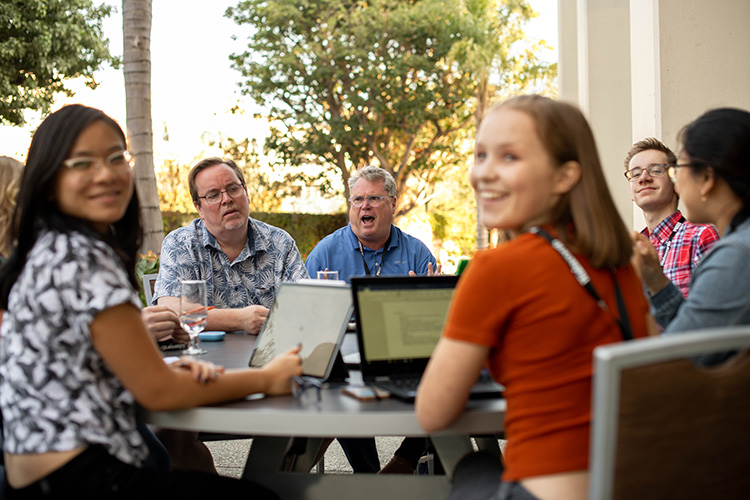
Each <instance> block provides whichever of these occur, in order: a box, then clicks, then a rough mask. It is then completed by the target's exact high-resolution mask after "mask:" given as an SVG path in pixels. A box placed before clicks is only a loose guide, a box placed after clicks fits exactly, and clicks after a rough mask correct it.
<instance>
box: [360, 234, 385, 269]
mask: <svg viewBox="0 0 750 500" xmlns="http://www.w3.org/2000/svg"><path fill="white" fill-rule="evenodd" d="M357 243H359V254H360V255H361V256H362V264H363V265H364V266H365V274H366V275H367V276H370V268H369V267H368V266H367V262H365V250H364V249H363V248H362V242H361V241H359V239H357ZM390 243H391V236H390V235H388V239H387V240H386V242H385V246H384V247H383V256H382V257H381V259H380V265H379V266H378V269H377V271H375V276H380V271H382V270H383V264H385V252H387V251H388V245H389V244H390Z"/></svg>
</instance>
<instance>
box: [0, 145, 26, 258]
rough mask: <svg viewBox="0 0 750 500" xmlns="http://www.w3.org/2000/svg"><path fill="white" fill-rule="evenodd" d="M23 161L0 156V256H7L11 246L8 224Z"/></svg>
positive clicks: (9, 224) (10, 219)
mask: <svg viewBox="0 0 750 500" xmlns="http://www.w3.org/2000/svg"><path fill="white" fill-rule="evenodd" d="M22 169H23V163H21V162H20V161H18V160H16V159H15V158H11V157H9V156H0V256H2V257H7V256H8V254H10V251H11V249H12V248H13V242H12V241H11V236H10V226H11V222H12V220H13V210H14V209H15V207H16V195H18V186H19V184H20V181H21V170H22Z"/></svg>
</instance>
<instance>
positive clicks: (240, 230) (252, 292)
mask: <svg viewBox="0 0 750 500" xmlns="http://www.w3.org/2000/svg"><path fill="white" fill-rule="evenodd" d="M188 184H189V188H190V196H191V197H192V198H193V203H194V204H195V208H196V210H198V215H200V219H196V220H194V221H193V222H192V223H190V225H188V226H186V227H182V228H179V229H176V230H174V231H172V232H171V233H169V234H168V235H167V236H166V238H164V242H163V243H162V247H161V257H160V264H159V277H158V278H157V280H156V284H155V286H154V295H153V302H154V303H156V304H159V305H166V306H168V307H170V308H171V309H174V310H175V311H179V307H180V281H181V280H206V292H207V295H208V305H209V306H214V307H215V309H212V310H210V311H209V312H208V324H207V325H206V330H226V331H232V330H244V331H246V332H249V333H253V334H256V333H258V331H259V330H260V328H261V326H262V325H263V322H264V321H265V320H266V317H267V316H268V310H269V308H270V307H271V305H272V304H273V300H274V297H275V295H276V289H277V287H278V286H279V285H280V283H281V282H282V281H297V280H299V279H301V278H307V277H308V275H307V270H306V269H305V265H304V264H303V262H302V258H301V256H300V253H299V250H298V249H297V245H296V244H295V242H294V240H293V239H292V237H291V236H290V235H289V233H287V232H286V231H284V230H282V229H279V228H276V227H273V226H270V225H268V224H266V223H264V222H260V221H257V220H254V219H252V218H250V216H249V213H250V208H249V200H248V194H247V187H246V185H245V179H244V176H243V175H242V171H241V170H240V169H239V167H238V166H237V164H236V163H234V162H233V161H232V160H228V159H227V160H225V159H222V158H206V159H204V160H201V161H200V162H198V163H197V164H196V165H195V166H194V167H193V168H192V170H191V171H190V174H189V176H188Z"/></svg>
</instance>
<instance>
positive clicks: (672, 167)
mask: <svg viewBox="0 0 750 500" xmlns="http://www.w3.org/2000/svg"><path fill="white" fill-rule="evenodd" d="M692 166H693V165H692V164H690V163H682V164H679V163H673V164H672V165H667V171H668V172H669V178H670V179H671V180H672V182H674V180H675V178H676V177H677V169H678V168H682V167H692Z"/></svg>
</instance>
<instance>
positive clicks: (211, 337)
mask: <svg viewBox="0 0 750 500" xmlns="http://www.w3.org/2000/svg"><path fill="white" fill-rule="evenodd" d="M225 335H226V332H201V333H199V334H198V338H199V339H200V340H201V341H202V342H218V341H220V340H224V336H225Z"/></svg>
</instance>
